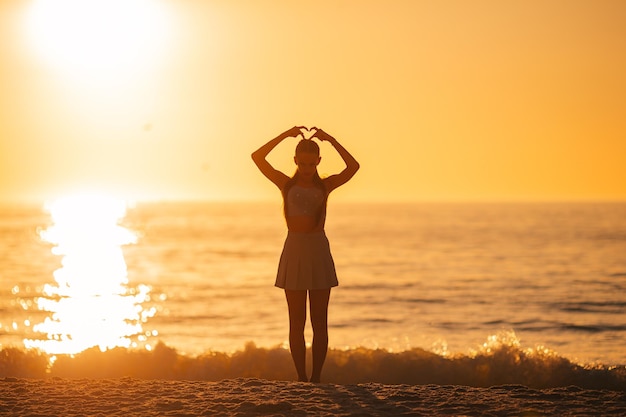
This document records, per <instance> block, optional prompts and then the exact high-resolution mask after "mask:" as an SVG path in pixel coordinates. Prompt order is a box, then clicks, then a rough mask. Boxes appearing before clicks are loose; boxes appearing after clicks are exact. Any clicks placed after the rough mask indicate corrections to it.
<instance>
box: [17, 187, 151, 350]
mask: <svg viewBox="0 0 626 417" xmlns="http://www.w3.org/2000/svg"><path fill="white" fill-rule="evenodd" d="M46 208H47V210H48V211H49V212H50V215H51V217H52V220H53V222H54V223H53V225H52V226H51V227H49V228H48V229H46V230H44V231H42V232H41V238H42V239H43V240H44V241H46V242H49V243H51V244H53V245H55V246H54V247H53V249H52V252H53V253H54V254H55V255H59V256H62V262H61V265H62V267H61V268H60V269H58V270H57V271H55V272H54V281H55V283H54V284H52V285H51V284H47V285H46V286H45V287H44V288H43V294H42V297H39V298H38V299H37V300H36V302H37V306H38V307H39V309H40V310H43V311H46V312H48V313H49V316H48V317H47V318H46V319H45V320H44V322H43V323H39V324H37V325H35V326H34V327H33V330H34V331H35V332H38V333H41V334H44V335H45V337H46V339H41V340H33V339H27V340H24V344H25V346H26V347H34V348H39V349H41V350H42V351H44V352H47V353H50V354H74V353H78V352H81V351H83V350H85V349H88V348H91V347H94V346H98V347H99V348H100V349H101V350H103V351H104V350H107V349H111V348H114V347H133V346H137V342H145V341H146V339H147V337H148V336H150V335H153V332H144V331H143V328H142V324H143V323H145V322H146V321H147V320H148V318H150V317H152V316H153V315H154V314H155V309H154V307H153V308H144V306H143V305H144V304H146V303H148V302H149V301H150V287H148V286H146V285H139V286H137V287H135V288H132V287H129V285H128V274H127V269H126V262H125V260H124V255H123V252H122V246H123V245H128V244H132V243H135V242H136V236H135V235H134V234H133V233H132V232H131V231H129V230H128V229H126V228H124V227H122V226H120V225H119V221H120V220H121V219H123V218H124V216H125V214H126V203H125V202H124V201H122V200H116V199H113V198H108V197H103V196H96V195H80V196H74V197H67V198H62V199H59V200H56V201H55V202H53V203H51V204H47V205H46Z"/></svg>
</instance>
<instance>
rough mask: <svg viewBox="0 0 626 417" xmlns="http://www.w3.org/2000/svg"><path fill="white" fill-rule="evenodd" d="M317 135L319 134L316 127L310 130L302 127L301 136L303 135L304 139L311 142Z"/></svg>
mask: <svg viewBox="0 0 626 417" xmlns="http://www.w3.org/2000/svg"><path fill="white" fill-rule="evenodd" d="M316 133H317V128H316V127H312V128H310V129H309V128H308V127H304V126H302V127H301V128H300V134H301V135H302V139H307V140H311V139H313V137H314V136H315V134H316Z"/></svg>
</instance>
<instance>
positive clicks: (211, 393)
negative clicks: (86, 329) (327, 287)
mask: <svg viewBox="0 0 626 417" xmlns="http://www.w3.org/2000/svg"><path fill="white" fill-rule="evenodd" d="M44 415H45V416H53V415H54V416H60V415H63V416H77V415H93V416H98V415H101V416H120V417H121V416H258V415H264V416H265V415H268V416H306V415H315V416H433V415H439V416H585V415H594V416H595V415H604V416H613V415H615V416H618V415H626V392H622V391H609V390H602V391H598V390H588V389H582V388H579V387H575V386H568V387H559V388H550V389H541V390H538V389H532V388H528V387H525V386H522V385H501V386H494V387H491V388H472V387H466V386H459V385H388V384H380V383H366V384H353V385H350V384H346V385H340V384H323V383H322V384H310V383H299V382H288V381H269V380H265V379H257V378H236V379H225V380H221V381H218V382H207V381H180V380H176V381H172V380H150V379H137V378H119V379H63V378H57V377H54V378H48V379H23V378H13V377H7V378H4V379H0V416H44Z"/></svg>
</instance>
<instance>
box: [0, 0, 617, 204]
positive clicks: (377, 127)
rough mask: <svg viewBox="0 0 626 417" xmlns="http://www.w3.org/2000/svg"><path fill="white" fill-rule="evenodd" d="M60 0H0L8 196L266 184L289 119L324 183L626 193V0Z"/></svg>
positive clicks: (196, 192)
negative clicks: (85, 1) (267, 154)
mask: <svg viewBox="0 0 626 417" xmlns="http://www.w3.org/2000/svg"><path fill="white" fill-rule="evenodd" d="M47 1H51V0H47ZM56 1H57V2H58V3H57V7H58V8H59V10H61V11H65V13H58V14H51V13H47V14H46V13H44V14H43V16H47V17H41V16H39V17H37V13H36V10H37V7H44V6H45V3H46V0H39V1H25V0H24V1H20V0H11V1H2V2H1V3H0V86H1V88H2V89H1V91H2V94H0V199H2V200H8V199H15V198H30V199H44V198H50V197H54V196H59V195H62V194H66V193H71V192H76V191H80V190H90V191H94V190H96V191H98V190H101V191H105V192H108V193H113V194H116V195H120V196H123V197H126V198H139V199H140V198H198V199H232V198H237V199H242V198H243V199H275V198H277V197H278V194H277V191H276V190H274V186H273V185H272V184H270V183H269V182H268V181H267V180H266V179H265V178H264V177H262V175H261V174H260V173H258V172H257V171H256V167H255V166H254V164H253V163H252V161H251V159H250V153H251V152H252V151H253V150H255V149H256V148H258V147H259V146H260V145H261V144H263V143H264V142H265V141H267V140H268V139H270V138H272V137H273V136H275V135H277V134H278V133H280V132H282V131H283V130H286V129H287V128H289V127H291V126H293V125H295V124H304V125H309V126H312V125H317V126H319V127H322V128H324V129H325V130H326V131H328V132H329V133H331V134H333V135H334V136H336V137H337V139H339V140H340V141H341V143H342V144H344V146H345V147H346V148H348V149H349V150H350V151H351V152H352V153H353V155H354V156H355V157H356V158H357V159H358V160H359V162H360V163H361V171H359V173H358V174H357V176H356V177H355V178H354V179H353V181H352V182H351V183H349V184H348V185H346V186H345V187H343V188H342V189H341V190H340V191H338V192H337V196H336V197H335V198H337V199H342V200H385V201H387V200H518V199H525V200H527V199H531V200H555V199H556V200H559V199H567V200H569V199H620V200H623V199H626V117H624V115H625V114H626V77H625V76H624V74H626V25H624V22H625V21H626V2H624V1H621V0H615V1H605V0H599V1H596V0H589V1H575V0H563V1H557V0H554V1H549V2H545V1H528V0H520V1H500V0H493V1H464V0H459V1H446V0H433V1H419V0H415V1H412V0H407V1H382V0H381V1H319V0H318V1H302V2H294V1H287V0H284V1H258V2H253V1H230V0H229V1H226V0H222V1H208V0H207V1H201V0H195V1H194V0H185V1H175V0H169V1H167V0H162V1H158V0H152V1H150V0H132V1H131V0H126V1H121V2H120V1H119V0H115V1H114V0H109V1H108V2H104V3H103V2H102V0H100V1H99V0H93V1H94V6H93V7H101V8H102V10H101V11H100V12H98V13H92V12H89V11H86V10H85V9H84V8H81V7H77V6H76V4H73V3H72V1H76V0H56ZM134 3H137V4H138V5H139V6H137V8H135V9H133V8H132V7H135V6H132V7H131V6H129V4H134ZM42 4H44V6H42ZM59 4H63V5H64V6H59ZM103 4H104V5H106V4H109V6H103ZM107 7H108V10H107ZM44 10H45V9H44ZM34 16H35V17H34ZM120 16H122V17H120ZM124 16H126V19H125V20H120V19H123V17H124ZM37 19H42V20H37ZM98 19H100V20H98ZM33 22H36V24H33ZM142 36H143V37H142ZM295 143H296V140H295V139H294V140H292V141H291V142H287V143H285V144H284V148H283V149H280V150H279V152H277V153H276V155H274V156H273V160H272V161H273V162H274V163H275V164H277V165H278V166H279V167H280V168H282V169H285V170H287V171H289V172H291V171H292V170H293V169H294V168H295V167H294V165H293V163H292V161H291V158H290V156H291V154H292V150H293V147H294V146H295ZM322 156H323V161H322V164H321V165H320V172H321V173H322V174H324V173H326V174H331V173H333V172H335V171H337V170H339V169H341V167H340V165H339V163H338V160H337V158H336V155H335V154H334V153H333V150H332V149H330V148H329V147H327V146H324V147H323V148H322Z"/></svg>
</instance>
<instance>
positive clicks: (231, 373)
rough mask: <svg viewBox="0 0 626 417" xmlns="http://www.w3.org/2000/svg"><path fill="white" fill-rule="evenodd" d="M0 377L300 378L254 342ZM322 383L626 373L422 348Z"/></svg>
mask: <svg viewBox="0 0 626 417" xmlns="http://www.w3.org/2000/svg"><path fill="white" fill-rule="evenodd" d="M309 367H310V364H309ZM0 377H4V378H6V377H19V378H47V377H59V378H96V379H109V378H122V377H134V378H141V379H166V380H203V381H219V380H223V379H230V378H242V377H243V378H261V379H267V380H293V379H294V378H295V372H294V368H293V363H292V360H291V356H290V353H289V350H288V349H285V348H284V347H274V348H262V347H257V346H255V344H254V343H251V342H250V343H248V344H247V345H246V346H245V347H244V348H243V349H242V350H239V351H236V352H234V353H225V352H214V351H207V352H206V353H204V354H202V355H198V356H187V355H184V354H181V353H179V352H177V351H176V349H174V348H172V347H169V346H167V345H165V344H163V343H158V344H157V345H156V346H155V347H154V348H153V349H152V350H150V351H148V350H137V349H124V348H116V349H112V350H108V351H105V352H102V351H100V350H99V349H98V348H92V349H89V350H86V351H84V352H82V353H79V354H76V355H73V356H70V355H57V356H56V357H51V356H49V355H46V354H43V353H41V352H39V351H36V350H33V349H21V348H14V347H8V348H4V349H3V350H0ZM323 380H324V382H329V383H336V384H358V383H367V382H376V383H383V384H408V385H426V384H437V385H465V386H472V387H490V386H496V385H510V384H516V385H523V386H527V387H531V388H536V389H544V388H554V387H565V386H578V387H581V388H585V389H598V390H599V389H606V390H613V391H626V367H625V366H611V367H608V366H601V365H595V366H590V365H588V366H583V365H579V364H575V363H573V362H571V361H570V360H568V359H566V358H563V357H561V356H559V355H557V354H555V353H553V352H551V351H549V350H547V349H542V348H536V349H523V348H521V347H520V346H519V345H517V344H515V343H511V344H507V343H497V344H494V345H491V346H485V348H484V349H482V350H481V351H479V352H474V353H471V354H467V355H446V354H436V353H433V352H428V351H425V350H423V349H419V348H414V349H410V350H406V351H402V352H391V351H387V350H384V349H368V348H362V347H360V348H351V349H347V350H341V349H330V350H329V352H328V356H327V359H326V363H325V366H324V373H323Z"/></svg>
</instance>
